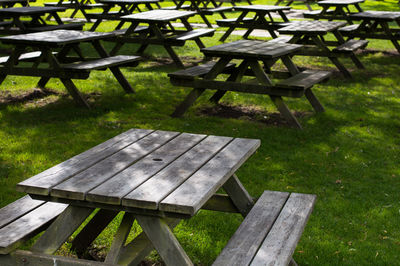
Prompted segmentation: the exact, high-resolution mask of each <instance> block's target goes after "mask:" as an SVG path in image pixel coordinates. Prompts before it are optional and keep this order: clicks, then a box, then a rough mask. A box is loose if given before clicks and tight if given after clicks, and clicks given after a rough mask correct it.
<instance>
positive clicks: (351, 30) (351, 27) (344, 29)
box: [339, 24, 360, 33]
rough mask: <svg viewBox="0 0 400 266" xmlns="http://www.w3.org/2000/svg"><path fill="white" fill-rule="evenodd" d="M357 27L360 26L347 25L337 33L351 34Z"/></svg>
mask: <svg viewBox="0 0 400 266" xmlns="http://www.w3.org/2000/svg"><path fill="white" fill-rule="evenodd" d="M359 26H360V24H353V25H348V26H345V27H342V28H340V29H339V31H340V32H342V33H343V32H353V31H355V30H357V29H358V27H359Z"/></svg>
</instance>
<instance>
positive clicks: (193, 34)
mask: <svg viewBox="0 0 400 266" xmlns="http://www.w3.org/2000/svg"><path fill="white" fill-rule="evenodd" d="M214 32H215V30H214V29H195V30H191V31H188V32H185V33H182V34H179V35H176V36H174V37H172V39H176V40H180V41H187V40H194V39H196V38H199V37H203V36H212V35H214Z"/></svg>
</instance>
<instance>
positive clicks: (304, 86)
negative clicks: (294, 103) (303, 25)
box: [168, 40, 331, 129]
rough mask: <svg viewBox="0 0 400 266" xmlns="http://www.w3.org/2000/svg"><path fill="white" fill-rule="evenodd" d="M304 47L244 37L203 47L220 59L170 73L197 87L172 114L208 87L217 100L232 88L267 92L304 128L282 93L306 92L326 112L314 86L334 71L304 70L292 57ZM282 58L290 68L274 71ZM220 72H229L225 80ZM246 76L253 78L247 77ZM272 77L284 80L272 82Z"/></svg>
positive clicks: (287, 116)
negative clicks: (235, 61)
mask: <svg viewBox="0 0 400 266" xmlns="http://www.w3.org/2000/svg"><path fill="white" fill-rule="evenodd" d="M301 49H302V45H296V44H286V43H270V42H265V41H258V40H240V41H236V42H232V43H225V44H221V45H217V46H213V47H208V48H204V49H202V50H201V51H202V52H203V53H204V54H205V55H206V56H207V57H216V58H218V61H217V62H216V63H214V62H212V63H208V64H204V65H199V66H196V67H193V68H188V69H185V70H180V71H177V72H174V73H170V74H169V75H168V76H169V77H170V80H171V83H172V84H174V85H176V86H185V87H191V88H193V89H192V91H191V92H190V93H189V94H188V95H187V97H186V98H185V100H184V101H183V102H182V103H181V104H180V105H179V106H178V107H177V108H176V109H175V111H174V113H173V114H172V116H181V115H183V114H184V113H185V112H186V110H187V109H188V108H189V107H190V106H191V105H192V104H193V103H194V102H195V101H196V99H197V98H198V97H199V96H200V95H201V94H202V93H203V92H204V91H205V90H206V89H211V90H217V91H216V92H215V93H214V95H213V96H212V97H211V99H210V101H212V102H215V103H217V102H218V101H219V100H220V99H221V98H222V97H223V96H224V95H225V93H226V92H228V91H236V92H245V93H255V94H266V95H269V97H270V98H271V100H272V102H273V103H274V104H275V106H276V107H277V109H278V110H279V112H280V113H281V114H282V116H283V117H284V118H285V119H286V120H287V122H288V123H289V125H290V126H292V127H295V128H300V129H301V125H300V123H299V122H298V121H297V119H296V117H295V116H294V115H293V114H292V113H291V112H290V110H289V108H288V107H287V106H286V104H285V103H284V101H283V99H282V97H295V98H298V97H302V96H303V95H305V96H306V98H307V99H308V101H309V102H310V103H311V105H312V107H313V108H314V109H315V111H316V112H323V111H324V108H323V107H322V105H321V103H320V102H319V101H318V99H317V98H316V97H315V95H314V94H313V92H312V90H311V87H312V86H313V85H315V84H316V83H319V82H321V81H324V80H327V79H328V78H329V76H330V74H331V73H330V72H327V71H313V70H306V71H303V72H300V71H299V70H298V68H297V67H296V65H295V64H294V63H293V62H292V60H291V57H292V56H293V55H294V54H295V53H296V52H297V51H300V50H301ZM233 59H236V60H240V61H241V63H240V64H239V65H238V66H237V67H236V65H235V64H233V63H231V61H232V60H233ZM278 60H281V61H282V62H283V64H284V65H285V67H286V68H287V71H277V72H275V73H274V72H273V71H272V70H271V67H272V66H273V65H274V64H275V63H276V62H277V61H278ZM260 61H261V62H262V63H263V64H264V68H263V67H262V66H261V65H260ZM220 74H229V75H228V77H227V78H223V77H221V78H223V80H221V79H220V78H218V76H219V75H220ZM275 74H276V75H275ZM244 76H249V77H251V78H249V79H244ZM253 77H255V78H253ZM272 77H276V78H283V80H282V81H279V82H272V80H271V78H272ZM246 78H247V77H246Z"/></svg>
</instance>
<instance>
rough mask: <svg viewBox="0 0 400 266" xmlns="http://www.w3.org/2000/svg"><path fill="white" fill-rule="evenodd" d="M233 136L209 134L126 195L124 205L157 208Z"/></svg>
mask: <svg viewBox="0 0 400 266" xmlns="http://www.w3.org/2000/svg"><path fill="white" fill-rule="evenodd" d="M231 140H232V138H229V137H216V136H209V137H207V138H206V139H204V140H203V141H202V142H200V143H199V144H197V145H196V146H195V147H193V148H192V149H191V150H189V151H187V152H186V153H185V154H183V155H182V156H181V157H179V158H178V159H177V160H175V161H174V162H173V163H171V164H170V165H168V166H167V167H166V168H164V169H163V170H161V171H160V172H158V173H157V174H156V175H154V176H153V177H152V178H150V179H149V180H147V181H146V182H144V183H143V184H142V185H140V186H139V187H138V188H136V189H135V190H133V191H132V192H131V193H129V194H128V195H126V196H125V197H124V198H123V200H122V205H125V206H132V207H140V208H149V209H157V208H158V205H159V203H160V201H161V200H162V199H164V198H165V197H166V196H168V194H170V193H171V192H172V191H173V190H174V189H176V188H177V187H178V186H179V185H181V184H182V183H183V182H185V181H186V180H187V179H188V178H189V177H190V176H191V175H192V174H193V173H195V172H196V171H197V170H198V169H199V168H200V167H201V166H203V165H204V164H205V163H206V162H207V161H208V160H210V159H211V158H212V157H214V156H215V154H216V153H218V152H219V151H220V150H221V149H222V148H223V147H225V145H227V144H228V143H229V142H230V141H231Z"/></svg>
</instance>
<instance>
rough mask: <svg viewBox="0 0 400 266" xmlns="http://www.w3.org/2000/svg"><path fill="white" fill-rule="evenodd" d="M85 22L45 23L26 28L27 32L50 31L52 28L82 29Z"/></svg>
mask: <svg viewBox="0 0 400 266" xmlns="http://www.w3.org/2000/svg"><path fill="white" fill-rule="evenodd" d="M84 25H85V23H67V24H59V25H47V26H39V27H33V28H28V29H27V32H42V31H52V30H82V29H83V26H84Z"/></svg>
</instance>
